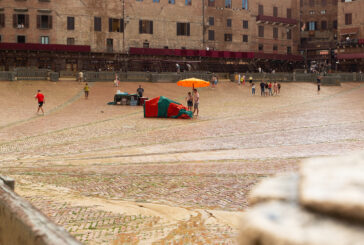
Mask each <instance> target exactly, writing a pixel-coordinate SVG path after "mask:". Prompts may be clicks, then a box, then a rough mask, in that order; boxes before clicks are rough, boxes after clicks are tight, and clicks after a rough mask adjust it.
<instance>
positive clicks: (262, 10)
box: [258, 4, 264, 15]
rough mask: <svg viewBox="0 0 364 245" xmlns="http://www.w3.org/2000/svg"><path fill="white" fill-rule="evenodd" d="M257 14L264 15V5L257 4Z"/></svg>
mask: <svg viewBox="0 0 364 245" xmlns="http://www.w3.org/2000/svg"><path fill="white" fill-rule="evenodd" d="M258 15H264V7H263V5H261V4H259V5H258Z"/></svg>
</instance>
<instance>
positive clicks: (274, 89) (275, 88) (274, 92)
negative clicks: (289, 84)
mask: <svg viewBox="0 0 364 245" xmlns="http://www.w3.org/2000/svg"><path fill="white" fill-rule="evenodd" d="M273 94H274V95H278V84H277V82H274V84H273Z"/></svg>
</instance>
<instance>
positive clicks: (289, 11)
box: [287, 9, 292, 19]
mask: <svg viewBox="0 0 364 245" xmlns="http://www.w3.org/2000/svg"><path fill="white" fill-rule="evenodd" d="M287 18H288V19H292V9H287Z"/></svg>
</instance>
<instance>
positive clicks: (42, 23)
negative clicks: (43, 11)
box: [37, 15, 52, 29]
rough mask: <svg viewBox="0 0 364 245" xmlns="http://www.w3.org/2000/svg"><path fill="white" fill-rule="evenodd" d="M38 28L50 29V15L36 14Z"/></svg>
mask: <svg viewBox="0 0 364 245" xmlns="http://www.w3.org/2000/svg"><path fill="white" fill-rule="evenodd" d="M37 28H38V29H52V15H37Z"/></svg>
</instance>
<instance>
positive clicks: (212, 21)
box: [209, 17, 215, 26]
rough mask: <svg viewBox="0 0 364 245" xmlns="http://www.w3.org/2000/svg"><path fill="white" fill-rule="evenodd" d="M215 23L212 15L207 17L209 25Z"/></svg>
mask: <svg viewBox="0 0 364 245" xmlns="http://www.w3.org/2000/svg"><path fill="white" fill-rule="evenodd" d="M213 25H215V19H214V17H209V26H213Z"/></svg>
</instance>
